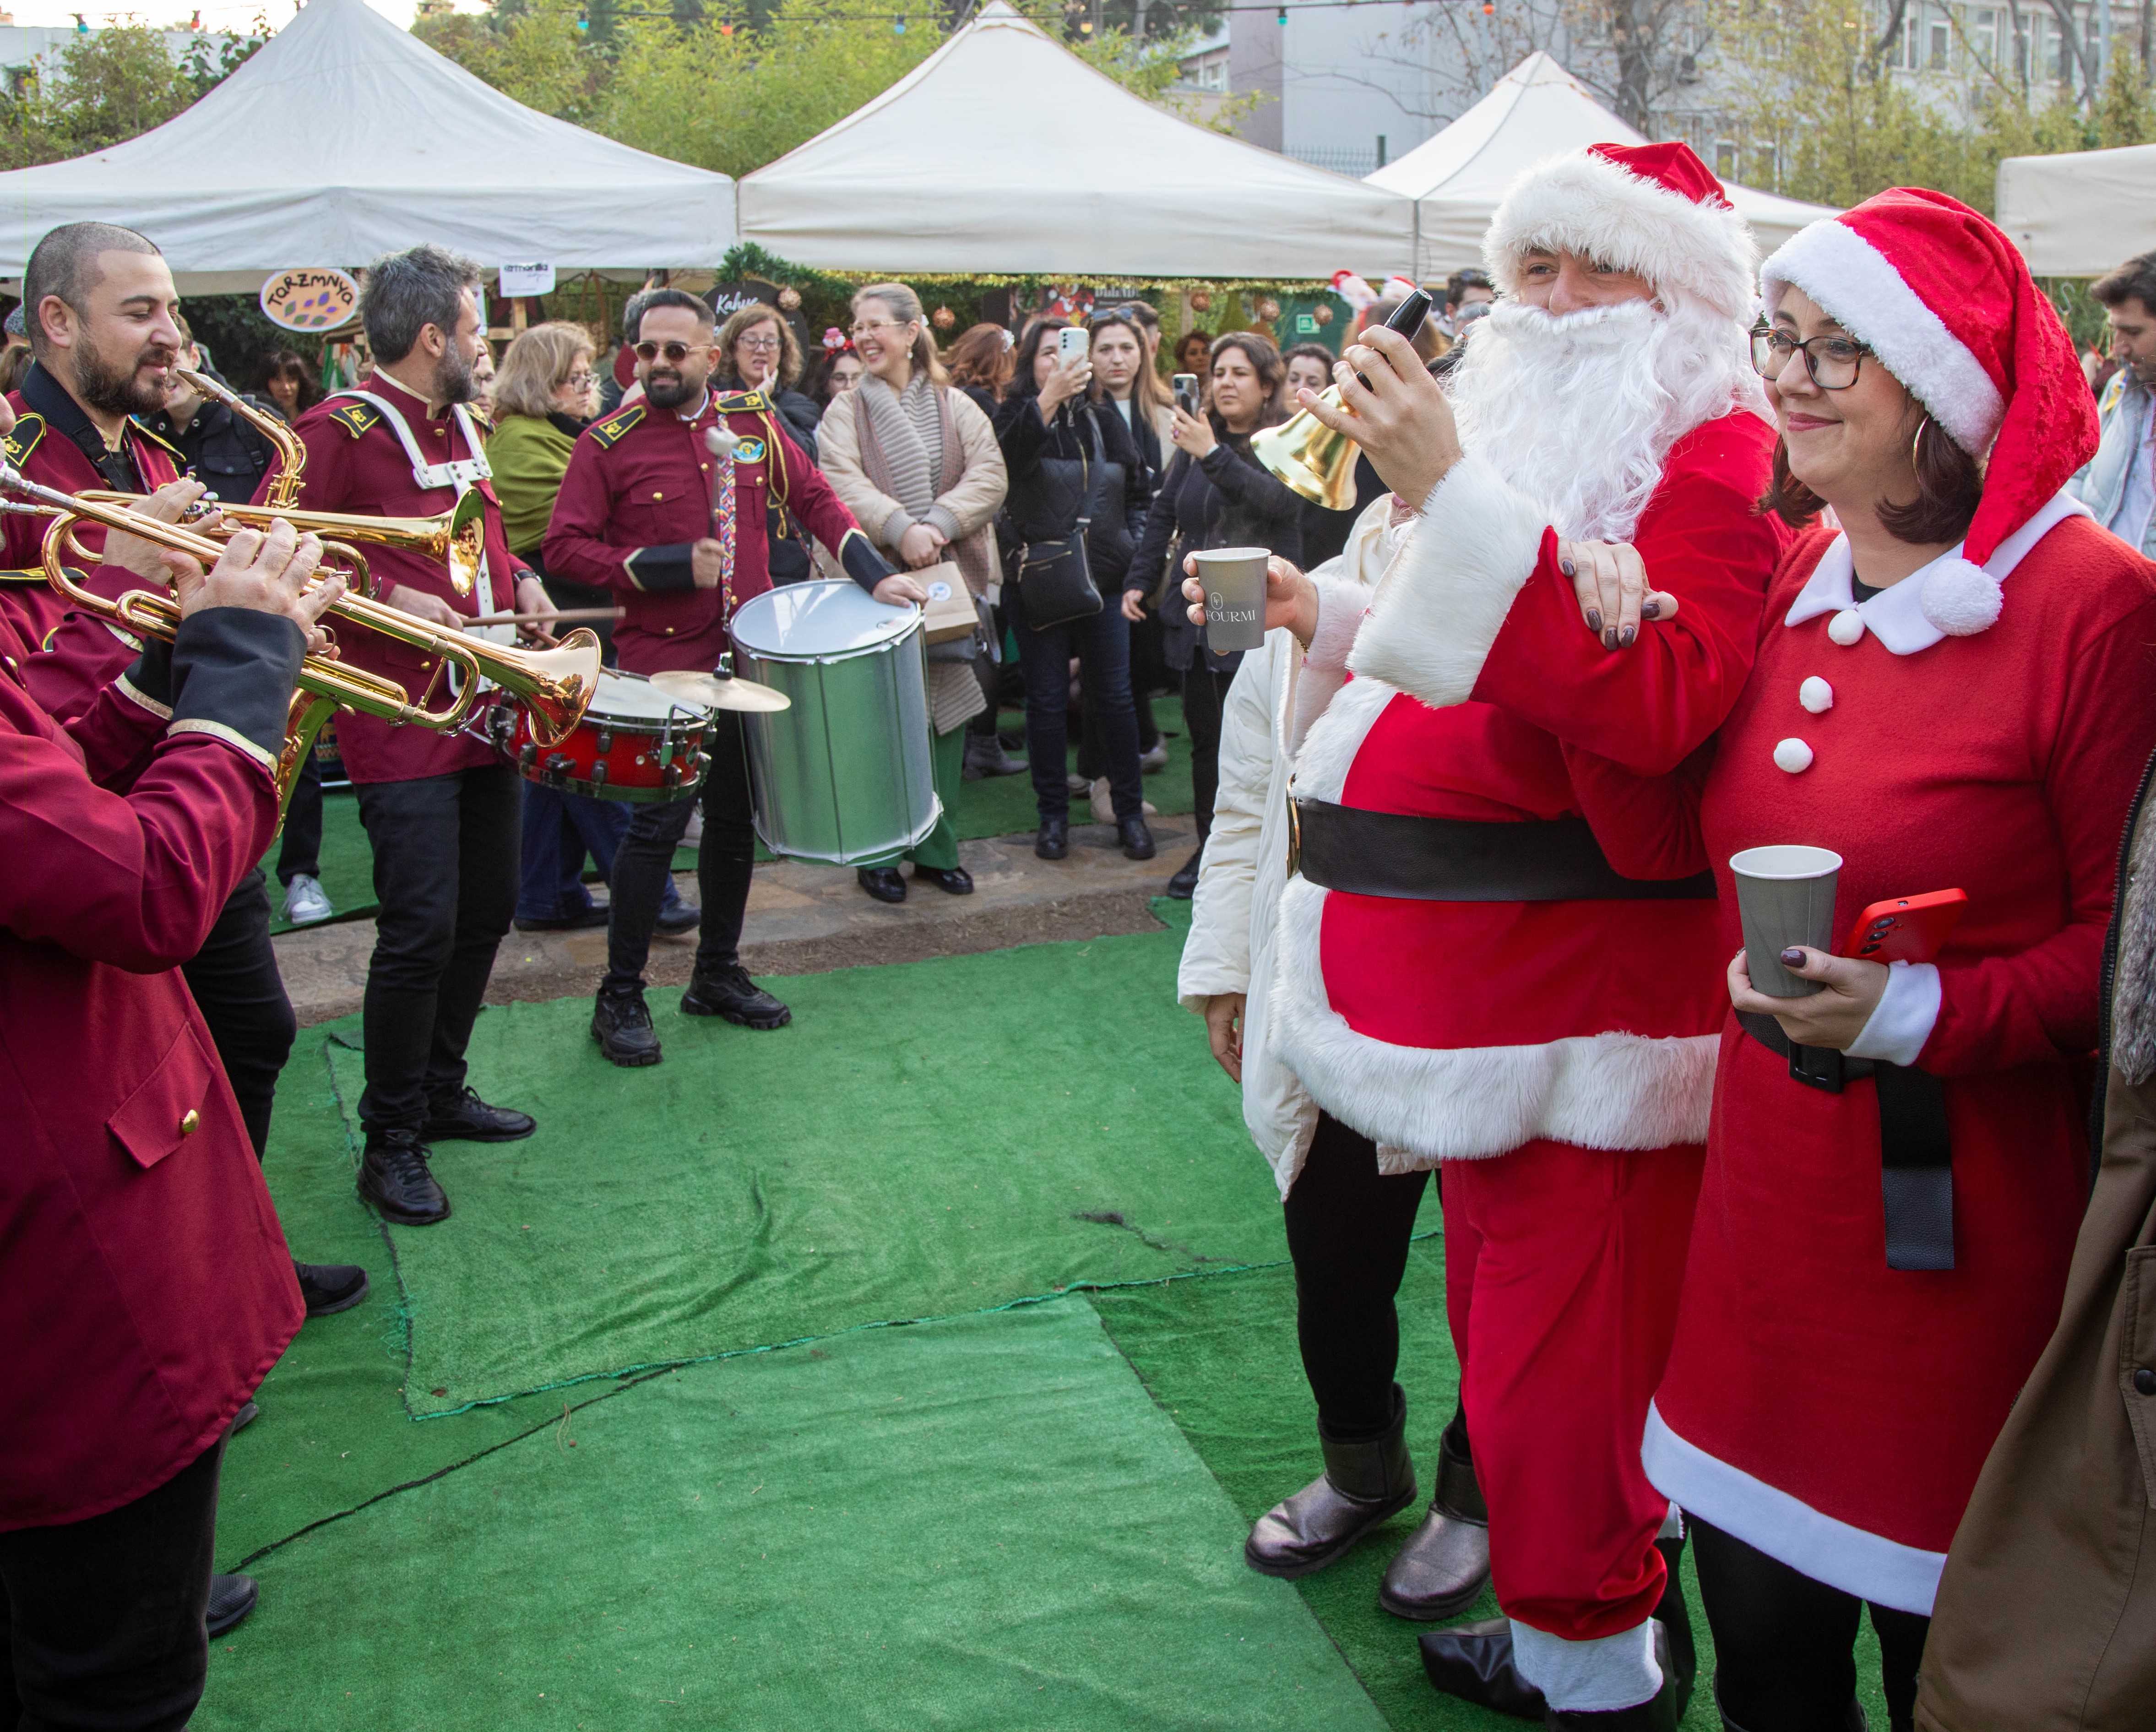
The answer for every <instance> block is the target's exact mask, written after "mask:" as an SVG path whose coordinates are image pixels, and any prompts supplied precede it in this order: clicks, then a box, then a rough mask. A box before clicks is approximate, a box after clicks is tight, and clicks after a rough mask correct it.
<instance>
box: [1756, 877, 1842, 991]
mask: <svg viewBox="0 0 2156 1732" xmlns="http://www.w3.org/2000/svg"><path fill="white" fill-rule="evenodd" d="M1729 871H1730V875H1731V876H1732V877H1733V878H1735V879H1736V881H1737V914H1738V920H1739V921H1740V922H1742V923H1743V928H1744V961H1745V965H1746V966H1747V967H1748V968H1749V969H1751V971H1752V984H1753V987H1754V988H1755V989H1758V991H1760V992H1763V993H1765V994H1767V996H1768V997H1769V998H1774V999H1803V998H1809V997H1810V996H1811V995H1812V994H1814V993H1815V992H1820V991H1823V990H1824V988H1823V987H1822V986H1821V985H1820V983H1819V982H1818V981H1816V980H1803V979H1799V978H1798V977H1797V976H1796V975H1794V974H1791V973H1790V972H1789V970H1788V969H1785V968H1784V967H1783V966H1782V953H1783V951H1784V950H1786V949H1788V948H1789V946H1791V945H1792V944H1809V945H1810V946H1811V947H1812V948H1813V949H1815V950H1831V949H1832V948H1834V892H1835V886H1836V885H1837V884H1838V883H1839V882H1840V876H1841V856H1840V855H1839V854H1836V853H1835V851H1834V850H1832V849H1831V848H1807V847H1804V846H1801V845H1795V844H1790V845H1783V846H1779V847H1772V848H1747V849H1746V850H1744V851H1743V853H1741V854H1732V855H1731V856H1729Z"/></svg>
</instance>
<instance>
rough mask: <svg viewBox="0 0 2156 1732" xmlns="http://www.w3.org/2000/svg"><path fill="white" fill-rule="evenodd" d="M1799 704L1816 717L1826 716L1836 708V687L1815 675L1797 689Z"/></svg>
mask: <svg viewBox="0 0 2156 1732" xmlns="http://www.w3.org/2000/svg"><path fill="white" fill-rule="evenodd" d="M1797 702H1799V703H1800V704H1802V705H1803V706H1804V707H1805V708H1806V709H1808V710H1809V711H1810V712H1812V714H1814V715H1815V716H1824V715H1825V714H1826V712H1828V711H1829V710H1830V709H1832V708H1833V707H1834V687H1833V686H1830V685H1828V684H1827V682H1826V681H1824V680H1822V679H1821V678H1820V676H1818V675H1817V674H1814V675H1813V676H1811V678H1809V680H1807V681H1804V684H1803V685H1801V686H1798V687H1797Z"/></svg>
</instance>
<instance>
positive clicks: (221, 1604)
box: [203, 1575, 262, 1636]
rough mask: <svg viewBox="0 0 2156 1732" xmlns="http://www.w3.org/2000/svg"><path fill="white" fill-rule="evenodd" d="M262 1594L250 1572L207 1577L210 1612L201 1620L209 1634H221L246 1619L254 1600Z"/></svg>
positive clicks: (251, 1609) (238, 1625)
mask: <svg viewBox="0 0 2156 1732" xmlns="http://www.w3.org/2000/svg"><path fill="white" fill-rule="evenodd" d="M261 1597H262V1593H261V1590H260V1589H259V1588H257V1587H256V1586H254V1577H253V1576H251V1575H213V1576H212V1577H210V1579H209V1611H208V1616H206V1617H205V1618H204V1619H203V1622H204V1623H205V1624H206V1625H207V1626H208V1634H209V1635H211V1636H222V1635H223V1634H224V1632H226V1631H228V1630H236V1629H238V1628H239V1627H240V1626H241V1625H242V1624H244V1623H245V1622H247V1614H248V1613H249V1612H250V1611H254V1602H255V1601H257V1600H259V1599H260V1598H261Z"/></svg>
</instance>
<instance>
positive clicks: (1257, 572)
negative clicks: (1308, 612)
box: [1196, 547, 1272, 655]
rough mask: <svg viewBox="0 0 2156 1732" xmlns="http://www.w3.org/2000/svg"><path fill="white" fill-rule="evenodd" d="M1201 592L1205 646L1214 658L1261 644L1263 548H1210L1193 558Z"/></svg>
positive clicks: (1268, 556) (1267, 555)
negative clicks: (1202, 594)
mask: <svg viewBox="0 0 2156 1732" xmlns="http://www.w3.org/2000/svg"><path fill="white" fill-rule="evenodd" d="M1196 558H1197V560H1198V581H1199V583H1202V584H1203V585H1204V588H1205V642H1206V645H1207V646H1208V647H1209V648H1210V649H1212V650H1214V651H1215V652H1216V653H1217V654H1219V655H1229V654H1230V653H1231V652H1233V651H1235V650H1255V649H1258V648H1260V646H1261V645H1263V644H1264V643H1265V566H1266V564H1267V563H1269V562H1270V560H1271V558H1272V555H1271V554H1270V553H1269V552H1266V551H1265V548H1263V547H1214V548H1211V549H1209V550H1208V551H1207V552H1202V553H1199V554H1198V555H1197V556H1196Z"/></svg>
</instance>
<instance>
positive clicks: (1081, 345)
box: [1055, 325, 1093, 362]
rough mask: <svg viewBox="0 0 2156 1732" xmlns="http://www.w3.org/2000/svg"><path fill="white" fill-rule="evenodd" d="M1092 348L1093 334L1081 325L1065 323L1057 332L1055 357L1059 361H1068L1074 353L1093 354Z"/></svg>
mask: <svg viewBox="0 0 2156 1732" xmlns="http://www.w3.org/2000/svg"><path fill="white" fill-rule="evenodd" d="M1092 348H1093V339H1092V337H1091V335H1090V334H1088V333H1087V332H1086V331H1085V330H1084V329H1083V327H1081V326H1076V325H1065V326H1064V327H1063V328H1062V329H1061V330H1060V331H1057V332H1056V333H1055V358H1056V359H1057V360H1058V361H1065V362H1067V361H1069V360H1070V358H1071V357H1073V356H1074V355H1086V354H1091V352H1092Z"/></svg>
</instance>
